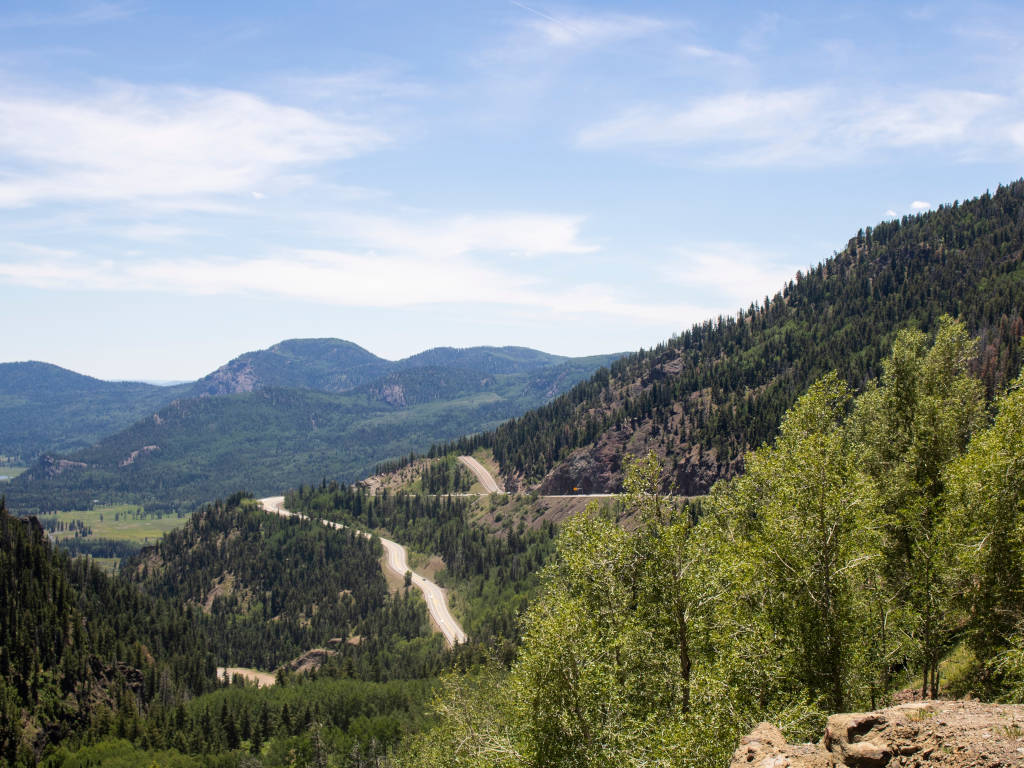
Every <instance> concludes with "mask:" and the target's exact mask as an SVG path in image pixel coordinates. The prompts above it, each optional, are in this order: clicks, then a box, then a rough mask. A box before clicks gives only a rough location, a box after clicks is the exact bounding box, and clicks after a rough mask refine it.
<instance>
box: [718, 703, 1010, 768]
mask: <svg viewBox="0 0 1024 768" xmlns="http://www.w3.org/2000/svg"><path fill="white" fill-rule="evenodd" d="M839 766H847V767H848V768H885V767H886V766H892V768H896V766H908V767H910V768H914V767H917V768H924V767H925V766H950V767H955V768H1003V767H1004V766H1024V705H998V704H983V703H981V702H978V701H920V702H912V703H908V704H901V705H899V706H896V707H890V708H889V709H882V710H878V711H875V712H866V713H858V714H843V715H833V716H832V717H830V718H829V719H828V724H827V725H826V727H825V735H824V738H823V739H822V740H821V741H820V742H818V743H817V744H787V743H786V740H785V738H784V737H783V735H782V733H781V732H780V731H779V729H778V728H776V727H775V726H773V725H771V724H770V723H761V724H760V725H759V726H757V728H755V729H754V730H753V731H752V732H751V733H750V734H749V735H748V736H745V737H744V738H743V739H742V740H741V741H740V745H739V748H738V749H737V750H736V752H735V753H734V754H733V757H732V763H731V766H730V768H838V767H839Z"/></svg>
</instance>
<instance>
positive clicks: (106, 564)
mask: <svg viewBox="0 0 1024 768" xmlns="http://www.w3.org/2000/svg"><path fill="white" fill-rule="evenodd" d="M92 561H93V562H94V563H96V565H98V566H99V567H100V568H102V569H103V570H104V571H106V572H107V573H109V574H111V575H113V574H115V573H117V569H118V568H119V567H120V566H121V558H120V557H94V558H93V559H92Z"/></svg>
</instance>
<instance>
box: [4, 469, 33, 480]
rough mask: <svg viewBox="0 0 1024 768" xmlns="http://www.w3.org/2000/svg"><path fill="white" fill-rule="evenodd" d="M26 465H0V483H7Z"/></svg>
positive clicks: (22, 470)
mask: <svg viewBox="0 0 1024 768" xmlns="http://www.w3.org/2000/svg"><path fill="white" fill-rule="evenodd" d="M26 469H28V467H0V483H9V482H10V481H11V480H13V479H14V478H16V477H17V476H18V475H20V474H21V473H22V472H24V471H25V470H26Z"/></svg>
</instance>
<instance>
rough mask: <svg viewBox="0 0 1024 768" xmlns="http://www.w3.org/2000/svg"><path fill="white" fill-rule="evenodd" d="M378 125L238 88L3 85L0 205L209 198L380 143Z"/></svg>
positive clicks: (197, 203) (170, 204) (193, 204)
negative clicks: (78, 89) (35, 88)
mask: <svg viewBox="0 0 1024 768" xmlns="http://www.w3.org/2000/svg"><path fill="white" fill-rule="evenodd" d="M387 140H388V136H387V135H385V134H384V133H383V132H381V131H380V130H379V129H377V128H376V127H374V126H372V125H368V124H366V123H364V122H358V121H346V120H344V119H337V118H336V119H331V118H327V117H324V116H321V115H318V114H314V113H312V112H309V111H307V110H304V109H300V108H296V107H292V106H288V105H284V104H276V103H272V102H269V101H267V100H265V99H262V98H260V97H258V96H254V95H252V94H249V93H244V92H241V91H229V90H220V89H202V88H143V87H138V86H130V85H124V84H115V85H109V86H107V87H104V88H102V89H101V90H98V91H97V92H96V93H93V94H91V95H88V96H85V97H80V96H79V97H73V98H72V97H68V96H67V95H66V94H53V95H45V96H40V95H37V94H35V93H32V92H28V93H24V92H12V91H10V90H8V91H7V92H0V207H14V206H24V205H30V204H33V203H39V202H46V201H78V202H82V201H110V200H132V201H135V202H139V201H151V202H154V203H158V204H160V205H162V206H165V207H167V208H179V209H186V208H204V207H209V206H210V205H211V204H216V203H218V201H219V202H220V203H221V204H223V203H224V198H225V196H227V197H230V196H233V195H244V196H249V194H250V193H251V192H252V191H264V190H266V189H267V188H270V187H273V186H274V183H275V181H277V180H278V179H280V178H282V177H288V179H289V182H290V183H294V182H295V180H296V177H297V174H300V173H301V172H303V171H304V170H305V169H307V168H310V167H313V166H315V165H316V164H319V163H325V162H328V161H333V160H339V159H344V158H348V157H352V156H353V155H356V154H359V153H362V152H367V151H370V150H372V149H375V148H377V147H379V146H381V145H382V144H384V143H385V142H386V141H387Z"/></svg>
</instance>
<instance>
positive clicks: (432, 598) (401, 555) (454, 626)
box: [260, 467, 487, 647]
mask: <svg viewBox="0 0 1024 768" xmlns="http://www.w3.org/2000/svg"><path fill="white" fill-rule="evenodd" d="M481 469H483V468H482V467H481ZM483 471H484V472H487V470H483ZM260 504H261V505H262V506H263V509H264V510H266V511H267V512H270V513H272V514H275V515H281V516H282V517H298V518H300V519H302V520H310V519H312V518H310V517H308V516H307V515H303V514H301V513H298V512H291V511H289V510H287V509H285V506H284V496H270V497H268V498H266V499H260ZM320 522H321V523H323V524H324V525H326V526H328V527H330V528H337V529H339V530H340V529H342V528H345V526H344V525H342V524H341V523H335V522H333V521H331V520H321V521H320ZM359 533H361V534H362V535H363V536H366V537H367V538H370V536H371V535H370V534H369V533H366V532H365V531H359ZM380 543H381V546H382V547H384V555H385V559H384V562H385V564H386V566H387V567H388V569H390V570H391V571H392V572H393V573H395V574H397V575H398V576H401V577H403V578H404V577H405V574H406V573H411V575H412V584H413V586H415V587H416V588H417V589H419V590H420V592H422V593H423V599H424V600H425V601H426V603H427V612H428V613H429V614H430V618H431V619H433V620H434V624H436V625H437V627H438V629H440V630H441V634H442V635H444V639H445V640H447V641H448V645H449V646H451V647H454V646H456V645H458V644H459V643H464V642H466V640H467V637H466V633H465V632H463V631H462V626H461V625H460V624H459V622H458V621H456V619H455V617H454V616H452V613H451V611H450V610H448V600H447V597H446V595H445V592H444V590H443V589H441V587H439V586H438V585H437V584H435V583H434V582H432V581H430V580H429V579H425V578H423V577H422V576H420V575H419V574H418V573H413V572H412V570H411V569H410V568H409V558H408V553H407V552H406V551H405V547H403V546H402V545H401V544H399V543H398V542H395V541H392V540H391V539H385V538H383V537H381V539H380Z"/></svg>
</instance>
